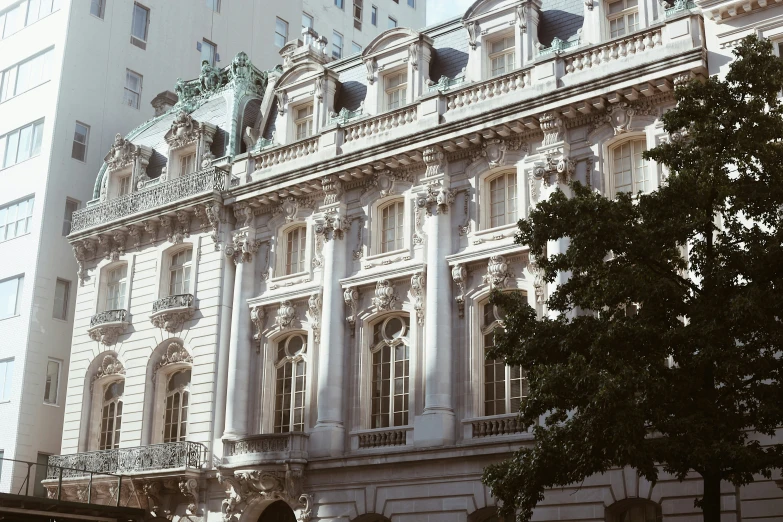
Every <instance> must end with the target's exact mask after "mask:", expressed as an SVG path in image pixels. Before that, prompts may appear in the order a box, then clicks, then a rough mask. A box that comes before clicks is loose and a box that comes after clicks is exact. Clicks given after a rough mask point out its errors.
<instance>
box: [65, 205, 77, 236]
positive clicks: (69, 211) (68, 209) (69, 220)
mask: <svg viewBox="0 0 783 522" xmlns="http://www.w3.org/2000/svg"><path fill="white" fill-rule="evenodd" d="M77 210H79V202H78V201H76V200H75V199H71V198H67V199H66V200H65V215H64V216H63V236H67V235H68V234H70V233H71V225H72V224H73V213H74V212H76V211H77Z"/></svg>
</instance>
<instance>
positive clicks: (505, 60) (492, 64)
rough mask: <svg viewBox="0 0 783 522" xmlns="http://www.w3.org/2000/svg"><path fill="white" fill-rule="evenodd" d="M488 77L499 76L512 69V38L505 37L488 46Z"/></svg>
mask: <svg viewBox="0 0 783 522" xmlns="http://www.w3.org/2000/svg"><path fill="white" fill-rule="evenodd" d="M489 69H490V76H492V77H494V76H500V75H502V74H506V73H507V72H510V71H512V70H513V69H514V37H513V36H507V37H505V38H501V39H500V40H495V41H493V42H490V44H489Z"/></svg>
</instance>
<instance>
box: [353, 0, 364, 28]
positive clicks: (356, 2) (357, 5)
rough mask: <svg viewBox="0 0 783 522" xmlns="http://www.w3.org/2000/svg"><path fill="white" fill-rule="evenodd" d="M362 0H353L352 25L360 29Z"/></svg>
mask: <svg viewBox="0 0 783 522" xmlns="http://www.w3.org/2000/svg"><path fill="white" fill-rule="evenodd" d="M362 9H363V4H362V0H353V27H354V29H358V30H359V31H361V30H362Z"/></svg>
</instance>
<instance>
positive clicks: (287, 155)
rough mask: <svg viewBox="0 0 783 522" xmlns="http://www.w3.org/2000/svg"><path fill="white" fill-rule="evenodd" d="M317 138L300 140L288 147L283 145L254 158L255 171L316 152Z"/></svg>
mask: <svg viewBox="0 0 783 522" xmlns="http://www.w3.org/2000/svg"><path fill="white" fill-rule="evenodd" d="M318 140H319V137H318V136H316V137H314V138H309V139H306V140H300V141H297V142H295V143H292V144H290V145H284V146H281V147H276V148H274V149H271V150H268V151H266V152H264V153H262V154H259V155H258V156H256V170H261V169H265V168H268V167H271V166H273V165H279V164H281V163H286V162H288V161H291V160H295V159H297V158H303V157H305V156H310V155H311V154H315V153H316V152H318Z"/></svg>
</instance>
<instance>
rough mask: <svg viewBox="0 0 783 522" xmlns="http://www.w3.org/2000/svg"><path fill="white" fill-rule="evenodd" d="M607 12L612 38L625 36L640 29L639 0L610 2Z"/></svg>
mask: <svg viewBox="0 0 783 522" xmlns="http://www.w3.org/2000/svg"><path fill="white" fill-rule="evenodd" d="M606 12H607V18H608V20H609V36H610V37H611V38H617V37H620V36H625V35H626V34H629V33H632V32H634V31H637V30H638V29H639V0H616V1H615V2H609V4H608V9H607V10H606Z"/></svg>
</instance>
